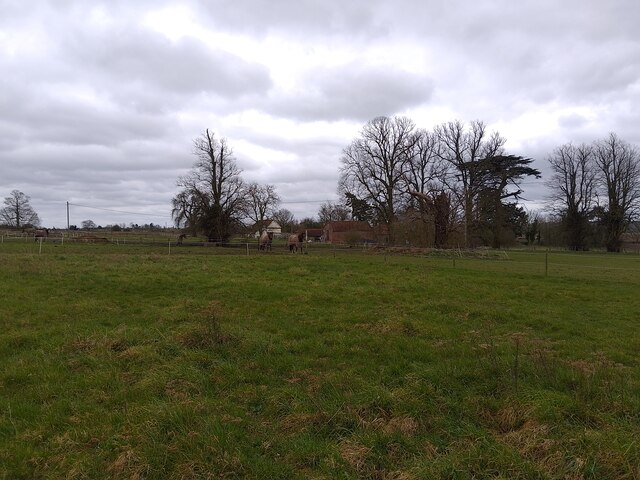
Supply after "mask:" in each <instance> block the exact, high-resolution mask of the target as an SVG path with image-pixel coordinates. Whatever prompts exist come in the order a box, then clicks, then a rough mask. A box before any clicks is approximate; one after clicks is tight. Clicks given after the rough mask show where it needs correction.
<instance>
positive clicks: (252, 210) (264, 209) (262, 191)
mask: <svg viewBox="0 0 640 480" xmlns="http://www.w3.org/2000/svg"><path fill="white" fill-rule="evenodd" d="M246 195H247V197H246V198H247V215H248V216H249V218H250V219H251V220H253V221H254V222H255V223H256V224H258V226H259V228H260V232H261V233H262V231H263V230H265V226H264V225H263V224H264V221H265V219H266V218H267V215H268V214H271V213H273V211H274V209H275V208H276V207H277V206H278V204H279V203H280V197H279V196H278V194H277V193H276V187H274V186H273V185H258V184H257V183H256V182H253V183H251V184H250V185H249V186H248V187H247V189H246Z"/></svg>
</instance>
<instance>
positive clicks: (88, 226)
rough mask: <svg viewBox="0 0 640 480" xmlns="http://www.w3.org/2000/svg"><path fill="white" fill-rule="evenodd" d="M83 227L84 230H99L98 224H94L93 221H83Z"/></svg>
mask: <svg viewBox="0 0 640 480" xmlns="http://www.w3.org/2000/svg"><path fill="white" fill-rule="evenodd" d="M81 225H82V229H83V230H92V229H94V228H98V226H97V225H96V222H94V221H93V220H83V221H82V223H81Z"/></svg>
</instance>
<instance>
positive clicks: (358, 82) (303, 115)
mask: <svg viewBox="0 0 640 480" xmlns="http://www.w3.org/2000/svg"><path fill="white" fill-rule="evenodd" d="M433 89H434V87H433V81H432V80H431V79H430V78H427V77H423V76H419V75H414V74H411V73H409V72H403V71H399V70H395V69H391V68H373V67H363V66H357V65H347V66H345V67H343V68H332V69H326V70H319V71H313V72H310V73H308V74H307V75H306V77H305V79H304V80H303V82H302V85H301V91H300V93H298V94H293V95H290V94H288V95H279V94H275V95H274V96H275V98H273V99H271V100H270V101H269V102H267V104H266V105H265V110H266V111H267V112H268V113H272V114H275V115H280V116H287V117H293V118H296V119H298V120H306V121H310V120H334V121H335V120H354V121H358V122H364V121H367V120H370V119H371V118H373V117H376V116H379V115H393V114H394V113H397V112H400V111H402V110H404V109H406V108H408V107H410V106H414V107H415V106H417V105H421V104H424V103H426V102H428V101H429V99H430V98H431V96H432V94H433Z"/></svg>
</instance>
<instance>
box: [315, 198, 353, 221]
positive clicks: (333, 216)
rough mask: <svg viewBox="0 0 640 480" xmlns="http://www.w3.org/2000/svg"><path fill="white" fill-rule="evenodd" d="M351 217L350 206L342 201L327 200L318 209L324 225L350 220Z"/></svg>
mask: <svg viewBox="0 0 640 480" xmlns="http://www.w3.org/2000/svg"><path fill="white" fill-rule="evenodd" d="M350 217H351V214H350V213H349V208H348V207H346V206H345V205H342V204H340V203H334V202H325V203H323V204H322V205H320V209H319V210H318V220H319V221H320V223H322V224H323V225H324V224H326V223H328V222H333V221H343V220H349V218H350Z"/></svg>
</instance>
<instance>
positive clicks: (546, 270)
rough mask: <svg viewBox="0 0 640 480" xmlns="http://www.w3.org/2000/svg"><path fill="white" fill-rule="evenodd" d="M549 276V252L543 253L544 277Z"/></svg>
mask: <svg viewBox="0 0 640 480" xmlns="http://www.w3.org/2000/svg"><path fill="white" fill-rule="evenodd" d="M548 275H549V251H548V250H547V251H546V252H544V276H545V277H547V276H548Z"/></svg>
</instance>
